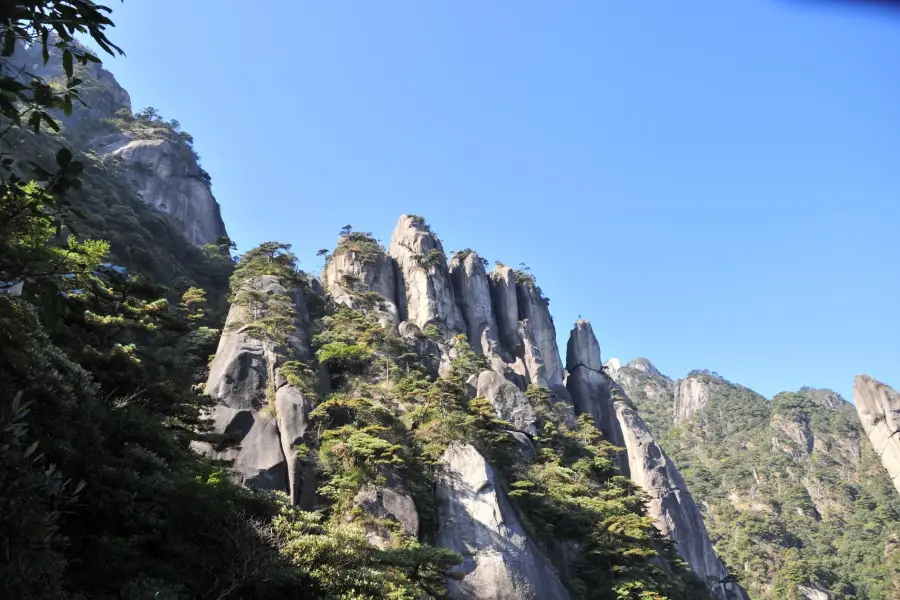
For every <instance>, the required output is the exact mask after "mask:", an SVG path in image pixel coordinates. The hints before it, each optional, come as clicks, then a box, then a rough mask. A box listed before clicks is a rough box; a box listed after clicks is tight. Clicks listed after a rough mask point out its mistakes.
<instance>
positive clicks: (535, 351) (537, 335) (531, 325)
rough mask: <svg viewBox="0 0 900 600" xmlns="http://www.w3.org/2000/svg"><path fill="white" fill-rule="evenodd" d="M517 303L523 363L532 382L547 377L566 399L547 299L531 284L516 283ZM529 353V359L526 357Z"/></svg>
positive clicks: (554, 327)
mask: <svg viewBox="0 0 900 600" xmlns="http://www.w3.org/2000/svg"><path fill="white" fill-rule="evenodd" d="M516 298H517V299H518V304H519V318H520V319H521V321H520V323H519V332H520V334H521V336H522V340H523V343H524V344H525V356H526V359H525V365H526V366H527V367H528V373H529V376H530V377H531V382H532V383H538V382H542V381H546V386H547V387H548V388H550V390H551V391H553V392H554V393H556V394H557V395H559V396H560V397H561V398H565V399H566V400H568V392H567V391H566V387H565V377H566V374H565V370H564V369H563V364H562V359H561V358H560V357H559V347H558V346H557V345H556V326H555V325H554V324H553V317H551V316H550V308H549V306H548V304H547V300H546V299H544V298H543V297H542V296H541V294H540V292H539V291H538V290H537V289H536V288H535V286H533V285H529V284H527V283H520V284H517V285H516ZM529 354H530V357H531V358H530V360H529V358H528V357H529Z"/></svg>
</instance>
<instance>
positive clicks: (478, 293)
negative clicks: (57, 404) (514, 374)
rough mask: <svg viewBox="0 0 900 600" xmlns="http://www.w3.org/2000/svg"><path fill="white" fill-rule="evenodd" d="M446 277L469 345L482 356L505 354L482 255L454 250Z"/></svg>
mask: <svg viewBox="0 0 900 600" xmlns="http://www.w3.org/2000/svg"><path fill="white" fill-rule="evenodd" d="M450 277H451V279H452V281H453V290H454V293H455V295H456V300H457V302H459V305H460V307H461V309H462V313H463V318H464V320H465V322H466V325H467V331H468V334H469V342H470V343H471V345H472V348H473V349H474V350H475V351H476V352H478V353H481V354H484V355H485V356H506V352H504V351H503V349H502V347H501V346H500V339H499V337H498V334H497V324H496V323H495V322H494V309H493V306H492V302H491V290H490V284H489V283H488V276H487V273H486V272H485V270H484V262H483V259H482V258H481V257H480V256H478V254H476V253H475V252H465V253H462V252H457V253H456V254H454V255H453V258H452V259H451V261H450Z"/></svg>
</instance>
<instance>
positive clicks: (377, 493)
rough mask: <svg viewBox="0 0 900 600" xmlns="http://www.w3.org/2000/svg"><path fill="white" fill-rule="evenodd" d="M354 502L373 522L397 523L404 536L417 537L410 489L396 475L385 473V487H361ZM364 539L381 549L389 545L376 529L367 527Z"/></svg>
mask: <svg viewBox="0 0 900 600" xmlns="http://www.w3.org/2000/svg"><path fill="white" fill-rule="evenodd" d="M353 503H354V504H355V505H356V506H359V507H360V508H362V509H363V510H364V511H366V512H367V513H368V514H369V515H371V516H372V517H375V518H376V519H392V520H394V521H396V522H397V523H399V524H400V526H401V527H402V529H403V531H404V532H405V533H406V535H408V536H410V537H412V538H414V539H415V538H417V537H418V535H419V513H418V511H417V510H416V504H415V502H414V501H413V498H412V494H410V492H409V488H408V487H407V485H406V483H405V482H404V481H403V479H402V478H401V477H400V476H399V475H397V473H395V472H393V471H392V472H390V473H388V474H387V477H386V482H385V484H384V485H381V486H376V485H374V484H371V483H369V484H366V485H364V486H363V487H362V489H361V490H359V492H357V494H356V496H355V497H354V498H353ZM366 539H368V540H369V543H371V544H373V545H374V546H377V547H379V548H382V549H383V548H387V547H388V546H389V545H390V539H389V538H388V537H387V536H386V535H385V534H384V533H382V532H381V531H379V530H377V529H373V528H368V531H367V532H366Z"/></svg>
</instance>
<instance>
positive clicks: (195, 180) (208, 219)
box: [90, 124, 227, 246]
mask: <svg viewBox="0 0 900 600" xmlns="http://www.w3.org/2000/svg"><path fill="white" fill-rule="evenodd" d="M90 144H91V145H92V146H93V147H95V148H96V149H97V152H98V153H99V154H100V155H101V156H102V157H103V159H104V160H108V161H111V162H112V163H113V164H116V165H117V166H118V167H119V169H120V173H121V176H122V177H123V178H124V179H125V180H126V181H127V182H128V183H129V184H130V185H131V186H132V189H134V191H135V193H136V194H137V195H138V197H139V198H140V199H141V201H142V202H144V203H145V204H147V205H148V206H151V207H152V208H154V209H155V210H157V211H159V212H161V213H163V214H165V215H168V216H169V217H171V218H172V219H173V220H174V221H175V222H176V223H178V224H179V225H180V226H181V229H182V230H183V231H184V233H185V235H186V236H187V238H188V240H189V241H190V242H191V243H192V244H195V245H198V246H201V245H203V244H213V243H215V242H216V240H218V239H219V238H220V237H223V236H227V233H226V231H225V224H224V223H223V222H222V216H221V214H220V211H219V203H218V202H216V199H215V197H213V195H212V191H211V190H210V185H209V183H207V182H206V181H205V180H204V171H203V170H202V169H201V168H200V165H199V164H198V163H197V160H196V158H195V157H194V155H193V153H192V152H191V149H190V148H189V147H188V146H187V145H185V143H184V142H183V141H181V140H180V139H179V138H178V137H177V136H175V135H172V132H171V131H169V130H168V129H167V128H166V127H161V126H152V125H151V126H149V127H142V126H136V125H134V124H129V125H128V126H127V127H126V128H125V129H124V130H123V131H121V132H116V133H111V134H107V135H102V136H99V137H98V138H96V139H94V140H92V141H91V142H90Z"/></svg>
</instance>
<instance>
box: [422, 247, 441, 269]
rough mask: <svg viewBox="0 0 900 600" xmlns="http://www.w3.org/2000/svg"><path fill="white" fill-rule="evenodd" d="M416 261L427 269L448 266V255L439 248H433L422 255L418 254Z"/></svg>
mask: <svg viewBox="0 0 900 600" xmlns="http://www.w3.org/2000/svg"><path fill="white" fill-rule="evenodd" d="M416 263H417V264H418V265H419V266H420V267H421V268H423V269H426V270H428V269H432V268H438V267H444V268H446V267H447V256H446V255H445V254H444V253H443V252H441V251H440V250H438V249H437V248H432V249H431V250H429V251H428V252H426V253H425V254H423V255H422V256H416Z"/></svg>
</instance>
